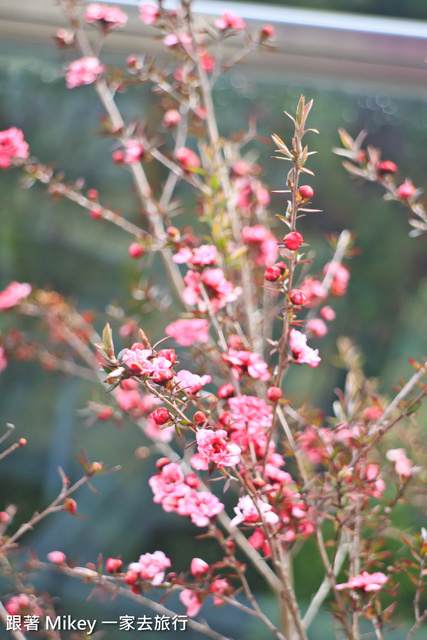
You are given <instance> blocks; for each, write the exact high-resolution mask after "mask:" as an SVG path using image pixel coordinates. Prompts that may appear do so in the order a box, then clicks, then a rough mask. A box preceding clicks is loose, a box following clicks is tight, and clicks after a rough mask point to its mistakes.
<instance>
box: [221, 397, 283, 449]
mask: <svg viewBox="0 0 427 640" xmlns="http://www.w3.org/2000/svg"><path fill="white" fill-rule="evenodd" d="M228 403H229V405H230V411H231V415H232V422H231V424H230V426H229V427H228V433H229V436H230V439H231V441H232V442H235V443H236V444H238V445H239V447H240V448H241V449H242V450H244V451H246V450H248V449H249V448H251V449H253V451H255V454H256V456H257V457H258V458H262V459H264V456H265V452H266V448H267V443H268V440H267V435H266V432H267V429H268V428H269V427H271V424H272V419H273V410H272V407H271V406H270V405H267V404H266V403H265V402H264V400H261V399H260V398H256V397H255V396H245V395H238V396H236V397H234V398H230V399H229V401H228Z"/></svg>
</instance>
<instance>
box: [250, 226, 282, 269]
mask: <svg viewBox="0 0 427 640" xmlns="http://www.w3.org/2000/svg"><path fill="white" fill-rule="evenodd" d="M242 241H243V244H245V245H247V246H249V247H254V248H255V250H256V254H255V262H256V263H257V264H258V265H259V266H261V267H268V266H269V265H272V264H273V263H274V262H276V260H277V257H278V255H279V248H278V245H277V241H276V238H275V237H274V236H273V234H272V233H271V231H269V230H268V229H266V228H265V227H264V226H263V225H262V224H256V225H254V226H252V227H243V229H242Z"/></svg>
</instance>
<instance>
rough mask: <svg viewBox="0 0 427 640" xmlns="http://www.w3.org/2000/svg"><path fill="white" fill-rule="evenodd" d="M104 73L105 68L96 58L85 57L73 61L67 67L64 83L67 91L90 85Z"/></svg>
mask: <svg viewBox="0 0 427 640" xmlns="http://www.w3.org/2000/svg"><path fill="white" fill-rule="evenodd" d="M104 71H105V66H104V65H103V64H101V62H100V61H99V60H98V58H93V57H86V58H79V59H78V60H74V62H72V63H71V64H70V66H69V67H68V71H67V73H66V75H65V83H66V85H67V88H68V89H73V88H74V87H78V86H80V85H82V84H92V82H95V80H96V79H97V78H98V76H99V75H100V74H101V73H103V72H104Z"/></svg>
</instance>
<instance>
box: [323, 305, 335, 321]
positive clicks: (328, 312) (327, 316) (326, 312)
mask: <svg viewBox="0 0 427 640" xmlns="http://www.w3.org/2000/svg"><path fill="white" fill-rule="evenodd" d="M320 315H321V316H322V318H323V319H324V320H328V321H330V320H335V316H336V313H335V311H334V310H333V309H332V307H322V308H321V309H320Z"/></svg>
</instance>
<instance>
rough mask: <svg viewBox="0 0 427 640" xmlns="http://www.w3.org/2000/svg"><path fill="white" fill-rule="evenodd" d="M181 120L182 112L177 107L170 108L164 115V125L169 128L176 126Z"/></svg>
mask: <svg viewBox="0 0 427 640" xmlns="http://www.w3.org/2000/svg"><path fill="white" fill-rule="evenodd" d="M180 122H181V114H180V113H179V111H177V110H176V109H168V110H167V111H166V113H165V115H164V116H163V123H162V124H163V126H164V127H166V128H167V129H169V128H170V127H176V126H177V125H178V124H179V123H180Z"/></svg>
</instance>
